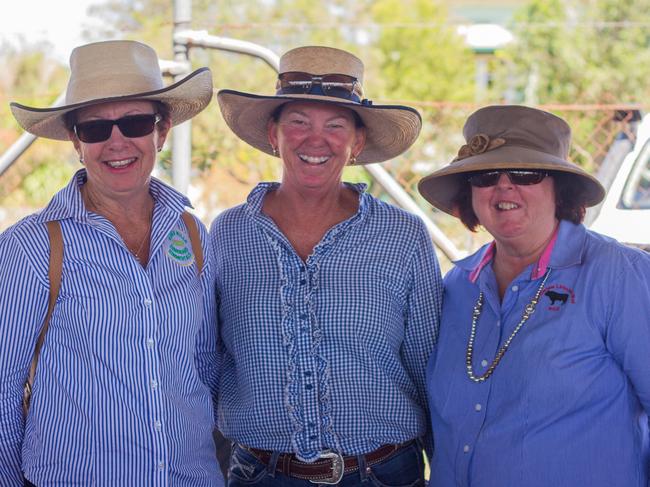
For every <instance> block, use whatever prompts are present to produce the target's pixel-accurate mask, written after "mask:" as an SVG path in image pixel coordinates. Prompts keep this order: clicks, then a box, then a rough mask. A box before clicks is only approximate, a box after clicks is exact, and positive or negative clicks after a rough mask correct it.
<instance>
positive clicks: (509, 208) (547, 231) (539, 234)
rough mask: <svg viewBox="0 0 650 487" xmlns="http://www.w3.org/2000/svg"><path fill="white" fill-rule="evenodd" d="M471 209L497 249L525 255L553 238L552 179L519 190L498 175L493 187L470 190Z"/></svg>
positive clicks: (553, 191)
mask: <svg viewBox="0 0 650 487" xmlns="http://www.w3.org/2000/svg"><path fill="white" fill-rule="evenodd" d="M471 190H472V208H473V209H474V213H476V216H477V217H478V220H479V222H480V223H481V225H483V227H485V229H486V230H487V231H488V232H490V234H491V235H492V236H493V237H494V239H495V240H496V242H497V245H507V246H509V247H512V248H515V249H520V250H521V251H523V252H525V251H527V250H528V249H533V248H537V247H539V246H540V245H542V244H543V243H544V242H546V241H547V240H548V239H549V238H550V236H551V235H552V234H553V231H554V229H555V225H556V218H555V186H554V183H553V178H552V177H546V178H544V179H543V180H542V182H540V183H538V184H531V185H522V186H518V185H516V184H513V183H512V182H511V181H510V179H509V178H508V176H507V175H505V174H501V175H500V176H499V180H498V182H497V184H496V185H494V186H489V187H485V188H477V187H472V188H471Z"/></svg>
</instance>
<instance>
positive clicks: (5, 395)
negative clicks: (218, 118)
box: [0, 41, 223, 487]
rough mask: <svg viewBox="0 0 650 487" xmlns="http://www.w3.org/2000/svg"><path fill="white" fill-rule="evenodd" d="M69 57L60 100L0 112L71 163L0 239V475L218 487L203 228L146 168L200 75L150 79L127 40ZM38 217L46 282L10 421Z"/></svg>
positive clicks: (197, 89)
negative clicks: (76, 166) (66, 150)
mask: <svg viewBox="0 0 650 487" xmlns="http://www.w3.org/2000/svg"><path fill="white" fill-rule="evenodd" d="M70 67H71V75H70V80H69V83H68V88H67V94H66V100H65V104H64V105H63V106H59V107H55V108H32V107H27V106H23V105H20V104H18V103H12V106H11V108H12V112H13V114H14V116H15V118H16V119H17V120H18V122H19V123H20V125H21V126H22V127H23V128H24V129H25V130H27V131H29V132H31V133H33V134H35V135H37V136H39V137H45V138H49V139H57V140H69V141H70V142H71V143H72V144H73V145H74V148H75V150H76V151H77V153H78V154H79V160H80V161H81V163H82V164H83V166H84V167H83V169H80V170H79V171H78V172H77V173H76V174H75V175H74V176H73V178H72V180H71V181H70V183H69V184H68V186H67V187H66V188H64V189H63V190H61V191H60V192H59V193H57V194H56V195H55V196H54V198H53V199H52V200H51V202H50V203H49V204H48V205H47V207H45V208H44V209H43V210H42V211H40V212H38V213H35V214H33V215H31V216H28V217H26V218H25V219H23V220H22V221H20V222H18V223H17V224H15V225H13V226H12V227H10V228H9V229H7V230H6V231H4V232H3V233H2V234H1V235H0V281H2V283H3V286H4V292H3V293H2V294H0V342H2V344H3V345H2V347H0V478H1V479H2V482H1V483H2V485H4V486H13V485H15V486H21V485H23V482H25V485H33V484H35V485H37V486H38V487H46V486H54V485H97V486H116V485H124V486H126V485H130V486H143V485H174V486H187V487H190V486H191V487H198V486H220V485H223V478H222V476H221V473H220V471H219V466H218V464H217V461H216V456H215V446H214V442H213V437H212V431H213V426H214V406H213V395H214V394H215V393H216V386H217V380H218V374H217V369H216V368H217V359H218V357H217V355H216V339H217V336H216V335H217V334H216V327H215V325H214V322H215V320H216V317H215V304H214V296H213V293H214V274H213V271H214V263H213V261H212V257H211V254H210V252H209V249H208V247H207V246H206V242H207V231H206V229H205V227H204V226H203V225H202V224H200V223H199V222H198V221H197V220H196V219H195V218H194V217H192V216H190V215H189V214H188V213H185V207H187V206H189V205H190V203H189V201H188V199H187V198H186V197H185V196H183V195H181V194H179V193H178V192H177V191H175V190H174V189H172V188H171V187H169V186H167V185H166V184H164V183H162V182H161V181H159V180H157V179H155V178H153V177H151V172H152V170H153V168H154V165H155V163H156V154H157V152H159V151H160V150H161V148H162V146H163V144H164V142H165V139H166V137H167V135H168V133H169V130H170V128H171V127H172V126H173V125H177V124H179V123H181V122H183V121H185V120H188V119H190V118H192V117H194V116H195V115H196V114H198V113H199V112H200V111H201V110H203V109H204V108H205V107H206V106H207V105H208V103H209V102H210V99H211V96H212V77H211V74H210V72H209V70H208V69H206V68H203V69H199V70H197V71H195V72H193V73H192V74H190V75H189V76H187V77H186V78H184V79H182V80H181V81H179V82H177V83H174V84H173V85H170V86H164V85H163V81H162V77H161V74H160V69H159V67H158V57H157V55H156V53H155V51H154V50H153V49H151V48H150V47H149V46H147V45H144V44H142V43H139V42H135V41H108V42H99V43H93V44H87V45H84V46H80V47H77V48H76V49H74V50H73V51H72V55H71V58H70ZM53 221H55V222H57V227H58V228H59V229H60V231H61V234H62V239H63V243H64V248H63V262H62V275H61V278H60V291H59V293H58V299H57V301H56V304H55V306H54V308H53V311H52V314H51V318H50V319H49V327H48V328H47V332H46V334H45V340H44V344H43V347H42V349H41V352H40V356H39V357H38V362H37V363H38V365H37V369H36V375H35V381H34V383H33V392H32V397H31V405H30V407H29V410H28V412H27V416H26V418H25V419H24V420H23V412H22V410H21V400H22V398H23V385H24V384H25V381H26V377H27V374H28V369H29V367H30V362H31V361H32V359H33V357H34V347H35V342H36V339H37V336H38V335H39V333H40V331H41V329H42V328H43V325H44V320H45V317H46V314H47V309H48V293H49V287H50V284H51V281H48V266H49V264H48V258H49V255H50V248H49V247H50V241H49V240H48V233H47V230H46V225H47V224H49V222H53ZM201 259H202V260H203V262H201ZM199 273H200V274H199ZM23 475H24V477H25V480H23Z"/></svg>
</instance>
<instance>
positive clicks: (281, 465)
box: [242, 440, 413, 484]
mask: <svg viewBox="0 0 650 487" xmlns="http://www.w3.org/2000/svg"><path fill="white" fill-rule="evenodd" d="M411 443H413V440H411V441H407V442H406V443H401V444H399V445H383V446H380V447H379V448H377V449H376V450H374V451H371V452H370V453H366V454H365V455H363V457H364V458H365V460H366V466H368V467H370V466H372V465H376V464H378V463H381V462H383V461H384V460H386V459H387V458H388V457H390V456H391V455H392V454H393V453H395V452H396V451H398V450H400V449H402V448H404V447H406V446H409V445H410V444H411ZM242 447H243V448H245V449H246V450H248V451H249V452H251V453H252V454H253V455H255V457H256V458H257V459H258V460H259V461H260V462H262V463H263V464H264V465H268V464H269V462H270V461H271V457H272V455H273V452H271V451H267V450H258V449H257V448H250V447H247V446H243V445H242ZM358 469H359V459H358V457H357V456H355V455H350V456H345V457H344V456H341V455H339V454H338V453H334V452H332V451H327V452H323V453H321V455H320V457H319V458H318V459H317V460H316V461H314V462H311V463H307V462H302V461H300V460H298V458H296V456H295V455H294V454H293V453H282V454H280V456H279V457H278V461H277V463H276V466H275V471H276V472H277V473H281V474H284V475H287V476H290V477H294V478H297V479H303V480H309V481H310V482H313V483H319V484H337V483H339V482H340V481H341V478H342V477H343V475H345V474H348V473H352V472H356V471H357V470H358Z"/></svg>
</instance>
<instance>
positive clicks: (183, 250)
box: [165, 230, 194, 266]
mask: <svg viewBox="0 0 650 487" xmlns="http://www.w3.org/2000/svg"><path fill="white" fill-rule="evenodd" d="M165 254H166V255H167V257H169V258H170V259H172V260H173V261H174V262H176V263H177V264H180V265H182V266H188V265H192V263H193V262H194V254H193V253H192V244H191V243H190V239H189V238H188V237H187V235H185V234H184V233H183V232H181V231H180V230H172V231H171V232H169V233H168V234H167V240H166V241H165Z"/></svg>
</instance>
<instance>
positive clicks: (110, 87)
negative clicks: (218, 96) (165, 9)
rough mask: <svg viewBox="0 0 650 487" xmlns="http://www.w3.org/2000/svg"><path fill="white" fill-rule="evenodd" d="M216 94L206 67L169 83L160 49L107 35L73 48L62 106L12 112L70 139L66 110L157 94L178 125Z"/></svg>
mask: <svg viewBox="0 0 650 487" xmlns="http://www.w3.org/2000/svg"><path fill="white" fill-rule="evenodd" d="M211 98H212V74H211V73H210V70H209V69H208V68H201V69H198V70H196V71H194V72H193V73H191V74H190V75H188V76H186V77H185V78H183V79H182V80H180V81H178V82H176V83H174V84H172V85H169V86H165V85H164V83H163V79H162V75H161V72H160V66H159V63H158V56H157V54H156V51H154V50H153V49H152V48H151V47H149V46H147V45H146V44H142V43H141V42H137V41H104V42H95V43H92V44H86V45H83V46H79V47H76V48H75V49H73V51H72V54H71V55H70V80H69V81H68V87H67V90H66V96H65V101H64V104H63V105H62V106H58V107H49V108H34V107H28V106H25V105H21V104H20V103H11V112H12V113H13V115H14V117H15V118H16V120H17V121H18V123H19V124H20V125H21V127H23V128H24V129H25V130H26V131H27V132H30V133H32V134H34V135H37V136H39V137H45V138H48V139H57V140H69V139H70V137H69V134H68V130H67V128H66V126H65V123H64V115H65V114H66V113H68V112H71V111H73V110H78V109H79V108H83V107H87V106H90V105H96V104H100V103H105V102H114V101H127V100H152V101H159V102H161V103H164V104H165V105H166V106H167V108H168V109H169V114H170V117H171V123H172V125H178V124H179V123H181V122H184V121H186V120H189V119H190V118H192V117H194V116H195V115H196V114H197V113H199V112H200V111H201V110H203V109H204V108H205V107H206V106H207V105H208V103H210V100H211Z"/></svg>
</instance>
